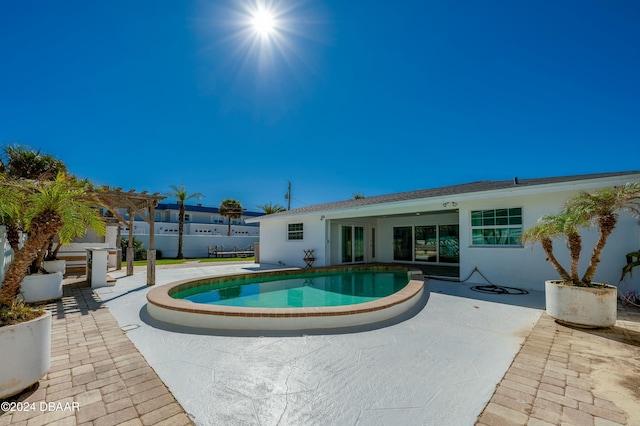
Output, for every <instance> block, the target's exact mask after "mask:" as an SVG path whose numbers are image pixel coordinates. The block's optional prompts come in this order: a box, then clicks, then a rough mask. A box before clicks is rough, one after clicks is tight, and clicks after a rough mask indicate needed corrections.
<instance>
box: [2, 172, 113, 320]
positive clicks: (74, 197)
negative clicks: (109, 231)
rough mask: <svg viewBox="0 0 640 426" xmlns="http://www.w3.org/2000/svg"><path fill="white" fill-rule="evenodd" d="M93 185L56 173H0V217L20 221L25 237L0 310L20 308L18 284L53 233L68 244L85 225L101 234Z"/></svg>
mask: <svg viewBox="0 0 640 426" xmlns="http://www.w3.org/2000/svg"><path fill="white" fill-rule="evenodd" d="M95 194H96V192H95V190H94V189H93V186H92V185H91V184H90V183H89V182H88V181H84V180H79V179H76V178H74V177H73V176H69V175H67V174H65V173H64V172H60V173H58V175H57V177H56V178H55V180H35V181H34V180H16V179H12V178H10V177H8V176H6V175H4V174H2V175H0V217H3V218H7V217H10V218H12V220H16V221H19V223H21V225H22V227H23V229H24V232H26V234H27V238H26V239H25V241H24V244H23V245H22V247H20V248H18V249H17V250H16V251H15V252H14V258H13V261H12V262H11V264H10V265H9V268H8V269H7V271H6V273H5V276H4V280H3V281H2V286H1V287H0V309H1V310H3V312H4V313H3V314H2V315H3V317H6V316H7V315H6V314H7V312H9V311H15V310H21V309H22V308H20V307H19V304H18V300H19V298H18V296H19V294H20V285H21V282H22V280H23V279H24V277H25V276H26V275H27V273H28V271H29V267H30V265H31V264H32V262H33V261H34V260H35V259H37V258H38V255H39V253H41V251H42V249H43V247H46V246H47V245H48V244H49V241H50V240H51V238H53V236H55V235H56V234H57V235H58V238H59V240H60V244H67V243H69V242H71V240H73V239H74V238H76V237H79V236H82V235H84V234H85V232H86V230H87V227H89V228H91V229H93V230H95V231H96V233H97V234H98V235H104V233H105V223H104V221H103V220H102V219H101V217H100V213H99V210H98V207H99V202H98V201H97V198H96V196H95Z"/></svg>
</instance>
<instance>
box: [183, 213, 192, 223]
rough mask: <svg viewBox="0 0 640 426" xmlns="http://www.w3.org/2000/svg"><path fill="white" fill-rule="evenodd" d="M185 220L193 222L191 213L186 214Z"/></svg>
mask: <svg viewBox="0 0 640 426" xmlns="http://www.w3.org/2000/svg"><path fill="white" fill-rule="evenodd" d="M184 221H185V222H191V214H189V213H185V214H184Z"/></svg>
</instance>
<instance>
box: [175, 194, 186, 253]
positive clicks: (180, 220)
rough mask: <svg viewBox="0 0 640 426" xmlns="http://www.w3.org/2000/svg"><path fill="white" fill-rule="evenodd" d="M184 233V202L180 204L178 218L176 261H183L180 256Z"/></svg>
mask: <svg viewBox="0 0 640 426" xmlns="http://www.w3.org/2000/svg"><path fill="white" fill-rule="evenodd" d="M183 231H184V202H182V203H180V213H179V216H178V255H177V256H176V259H184V255H183V254H182V232H183Z"/></svg>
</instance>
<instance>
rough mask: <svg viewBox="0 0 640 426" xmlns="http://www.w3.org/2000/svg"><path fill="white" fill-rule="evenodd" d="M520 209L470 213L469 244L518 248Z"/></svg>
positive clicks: (520, 229)
mask: <svg viewBox="0 0 640 426" xmlns="http://www.w3.org/2000/svg"><path fill="white" fill-rule="evenodd" d="M520 235H522V208H521V207H517V208H511V209H493V210H473V211H471V244H472V245H474V246H519V245H521V243H520Z"/></svg>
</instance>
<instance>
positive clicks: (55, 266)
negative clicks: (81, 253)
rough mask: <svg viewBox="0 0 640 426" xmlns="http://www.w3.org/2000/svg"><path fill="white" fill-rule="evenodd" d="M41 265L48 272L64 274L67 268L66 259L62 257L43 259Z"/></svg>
mask: <svg viewBox="0 0 640 426" xmlns="http://www.w3.org/2000/svg"><path fill="white" fill-rule="evenodd" d="M42 267H43V268H44V270H45V271H47V272H49V273H50V274H51V273H53V272H62V275H64V273H65V272H66V269H67V261H66V260H64V259H56V260H45V261H44V262H43V264H42Z"/></svg>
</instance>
